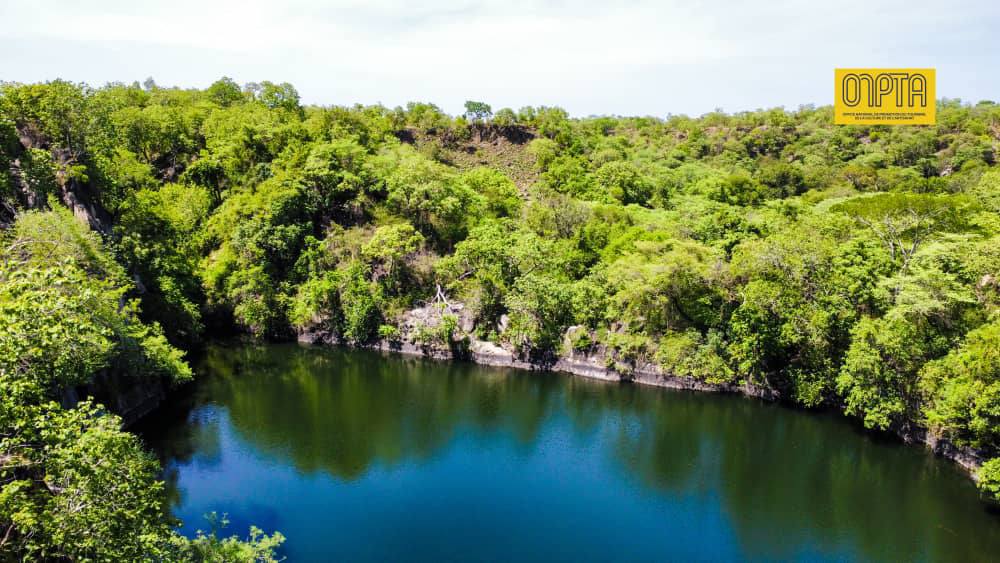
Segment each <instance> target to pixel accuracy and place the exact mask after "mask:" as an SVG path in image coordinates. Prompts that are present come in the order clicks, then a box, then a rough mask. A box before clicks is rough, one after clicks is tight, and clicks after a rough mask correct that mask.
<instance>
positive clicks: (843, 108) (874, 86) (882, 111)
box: [833, 68, 937, 125]
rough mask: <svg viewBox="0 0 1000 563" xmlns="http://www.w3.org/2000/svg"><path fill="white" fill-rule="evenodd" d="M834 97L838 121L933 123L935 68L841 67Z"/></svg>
mask: <svg viewBox="0 0 1000 563" xmlns="http://www.w3.org/2000/svg"><path fill="white" fill-rule="evenodd" d="M834 78H835V81H836V85H835V86H834V98H833V122H834V123H836V124H837V125H933V124H934V123H935V118H936V115H935V114H936V109H937V108H936V105H935V103H934V100H935V95H934V69H933V68H838V69H836V70H835V71H834Z"/></svg>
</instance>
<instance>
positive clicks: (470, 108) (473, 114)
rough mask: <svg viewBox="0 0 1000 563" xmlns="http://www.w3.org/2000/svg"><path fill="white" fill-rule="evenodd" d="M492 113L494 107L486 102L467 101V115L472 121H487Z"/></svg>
mask: <svg viewBox="0 0 1000 563" xmlns="http://www.w3.org/2000/svg"><path fill="white" fill-rule="evenodd" d="M492 115H493V108H492V107H490V105H489V104H487V103H485V102H473V101H468V102H465V117H467V118H469V119H470V120H472V121H485V120H487V119H489V118H490V117H492Z"/></svg>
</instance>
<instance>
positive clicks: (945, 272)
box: [0, 78, 1000, 554]
mask: <svg viewBox="0 0 1000 563" xmlns="http://www.w3.org/2000/svg"><path fill="white" fill-rule="evenodd" d="M938 104H939V107H938V124H937V125H935V126H919V127H889V126H840V127H835V126H833V125H832V124H831V121H832V110H831V108H829V107H823V108H813V107H802V108H799V109H798V110H795V111H786V110H782V109H772V110H765V111H756V112H745V113H738V114H733V115H727V114H723V113H719V112H716V113H711V114H707V115H704V116H702V117H700V118H690V117H686V116H672V117H669V118H667V119H658V118H651V117H647V118H612V117H595V118H586V119H573V118H570V117H569V116H568V115H567V113H566V112H565V111H563V110H562V109H560V108H553V107H537V108H532V107H526V108H521V109H520V110H517V111H514V110H511V109H508V108H504V109H500V110H498V111H496V112H495V113H494V112H493V110H492V108H491V107H490V106H489V105H488V104H485V103H483V102H469V103H468V104H466V106H467V107H466V110H467V114H466V115H464V116H460V117H456V118H452V117H450V116H448V115H446V114H444V113H443V112H442V111H441V110H440V109H439V108H438V107H437V106H434V105H433V104H427V103H411V104H408V105H407V106H406V107H405V108H402V107H400V108H393V109H390V108H386V107H382V106H354V107H315V106H302V105H301V103H300V100H299V96H298V93H297V92H296V91H295V89H294V87H292V86H291V85H289V84H274V83H270V82H261V83H260V84H250V85H247V86H246V87H244V88H240V87H239V86H238V85H236V84H235V83H233V81H232V80H230V79H227V78H223V79H221V80H219V81H217V82H216V83H214V84H213V85H212V86H211V87H209V88H208V89H206V90H203V91H201V90H180V89H169V88H161V87H157V86H155V85H150V87H148V88H143V87H140V86H139V85H137V84H136V85H123V84H111V85H108V86H105V87H103V88H99V89H94V88H91V87H89V86H86V85H78V84H71V83H67V82H62V81H56V82H50V83H46V84H33V85H22V84H10V83H8V84H4V85H3V86H2V87H0V201H2V206H0V221H3V223H4V224H5V225H8V227H9V228H8V229H7V235H5V236H6V238H5V248H6V249H7V250H6V255H5V256H6V257H5V260H6V262H5V266H4V269H3V270H2V273H0V282H2V285H3V287H2V289H0V291H2V297H0V315H2V319H3V323H5V326H4V329H5V330H3V331H2V334H0V354H2V355H3V358H0V361H3V362H5V363H4V364H3V365H4V366H7V367H5V368H4V370H5V371H4V376H3V385H5V386H12V387H10V389H9V391H8V390H5V393H4V397H21V398H17V399H11V400H8V399H6V398H5V401H8V403H9V405H8V403H5V405H8V406H6V407H5V408H8V409H28V410H17V411H16V412H15V411H14V410H7V411H4V413H3V415H2V416H4V417H7V418H4V426H5V428H6V427H8V426H7V425H10V424H15V422H16V421H18V420H32V417H39V416H45V414H43V413H45V412H56V411H55V410H53V409H56V408H57V407H54V406H52V405H51V402H46V400H48V401H51V399H52V398H53V395H52V394H53V393H55V392H57V391H58V389H59V388H60V386H65V385H70V384H74V383H75V382H78V381H81V380H85V379H87V378H89V377H91V376H92V375H93V374H94V373H95V372H97V371H99V370H101V369H106V368H107V366H108V365H111V364H115V363H116V362H120V361H125V360H124V359H125V358H128V362H129V365H140V366H142V367H141V368H137V369H139V370H140V371H143V372H144V373H159V374H162V375H165V376H170V377H175V378H176V377H180V378H184V377H187V372H186V371H185V370H186V367H184V364H183V361H182V359H181V358H180V356H179V355H178V353H177V352H176V349H175V348H173V346H180V347H185V348H190V347H192V346H196V345H197V343H198V342H199V341H201V340H202V339H204V338H205V337H206V336H207V335H208V333H209V331H207V330H206V327H212V328H213V332H214V329H218V328H220V327H221V328H233V327H235V328H238V329H241V330H243V331H245V332H247V333H250V334H252V335H255V336H257V337H262V338H288V337H291V336H292V335H294V334H295V332H296V331H315V330H321V331H324V332H326V333H329V334H333V335H335V336H336V337H338V338H340V339H342V340H344V341H348V342H353V343H366V342H370V341H371V340H373V339H376V338H378V337H380V336H382V337H386V336H389V335H393V334H397V333H398V332H397V329H398V327H399V325H400V323H401V322H402V321H401V319H402V317H403V315H404V313H405V312H406V311H408V310H410V309H413V308H415V307H418V306H421V305H423V304H426V303H428V302H431V301H432V300H434V299H436V298H440V297H441V296H442V295H445V296H447V298H448V299H450V300H452V301H460V302H462V303H464V304H465V306H466V307H467V309H468V310H469V311H470V312H471V314H472V317H473V319H474V323H475V326H474V329H473V331H474V333H475V334H476V335H478V337H480V338H485V339H491V340H493V341H495V342H496V343H498V344H501V345H506V346H509V347H510V348H512V349H514V350H516V351H517V352H518V353H521V354H523V355H524V356H525V357H532V358H552V357H554V356H556V355H559V354H567V353H572V352H573V351H586V352H591V353H598V354H604V355H605V356H606V357H607V358H608V359H609V365H611V366H612V367H613V369H617V370H620V371H622V372H623V373H627V372H628V370H630V369H634V368H635V367H636V366H638V365H640V364H642V363H652V364H657V365H659V366H661V367H662V368H663V369H664V370H666V371H667V372H669V373H672V374H676V375H680V376H687V377H694V378H698V379H703V380H707V381H711V382H716V383H719V382H731V383H739V382H749V383H754V384H757V385H761V386H766V387H769V388H771V389H774V390H776V391H778V392H780V393H781V394H782V396H783V397H785V398H786V399H787V400H789V401H793V402H796V403H800V404H803V405H808V406H814V405H827V406H833V407H837V408H841V409H842V410H843V411H844V412H845V413H847V414H848V415H851V416H855V417H858V418H859V419H860V420H861V421H862V422H863V423H864V424H865V425H866V426H868V427H871V428H878V429H886V430H896V431H905V430H907V429H912V428H917V427H919V428H922V429H926V430H927V431H928V432H930V433H932V434H933V435H934V436H937V437H942V438H947V439H949V440H951V441H952V442H954V443H956V444H959V445H962V446H967V447H971V448H976V449H978V450H979V451H980V452H981V453H982V454H983V455H984V456H986V457H992V458H996V457H998V456H1000V438H998V436H1000V399H998V397H1000V390H998V389H1000V388H998V385H1000V383H998V382H1000V363H998V362H997V361H996V357H995V356H996V350H997V349H998V347H997V344H998V336H997V334H998V330H997V323H998V306H1000V281H998V280H1000V250H998V249H1000V203H998V202H1000V195H998V194H1000V169H998V168H997V167H996V154H997V150H998V149H1000V106H998V105H996V104H993V103H990V102H983V103H980V104H976V105H970V104H967V103H961V102H959V101H956V100H941V101H939V102H938ZM62 206H67V207H69V208H71V209H72V210H73V213H74V214H76V215H77V216H79V217H80V218H82V219H85V220H86V221H87V223H88V224H89V225H91V227H95V228H97V230H99V231H101V233H102V234H101V236H100V237H98V236H97V235H94V234H91V233H89V232H87V229H86V227H85V226H84V225H83V223H79V222H75V220H73V219H72V218H71V217H70V216H69V215H68V213H67V212H64V211H58V212H53V213H55V214H53V213H44V214H42V213H32V212H28V210H31V209H53V210H59V209H61V208H62ZM28 303H31V307H37V306H40V304H44V305H45V306H46V307H49V308H50V309H51V311H52V314H49V315H46V316H44V317H37V316H32V315H28V314H27V313H26V311H27V309H26V307H28V305H27V304H28ZM32 310H34V309H32ZM8 327H9V328H8ZM8 335H10V336H8ZM68 335H73V339H72V342H69V341H68ZM26 342H27V343H26ZM29 383H30V384H29ZM15 403H16V405H15ZM32 409H34V410H32ZM39 409H40V410H39ZM29 411H30V412H29ZM66 413H67V414H66V415H65V416H68V417H75V418H74V419H73V420H75V421H77V422H74V423H72V424H73V425H74V428H78V429H81V428H82V430H80V432H82V434H80V435H78V436H77V435H74V434H71V436H72V437H67V438H66V440H69V441H66V442H63V446H60V447H65V448H67V449H66V452H71V451H75V450H73V449H74V448H79V447H81V446H80V445H79V444H82V443H88V442H87V441H88V440H105V439H106V440H108V441H107V443H106V444H105V446H106V447H107V448H111V450H109V451H112V452H114V453H115V455H125V453H126V452H127V453H128V456H129V459H130V460H131V461H130V462H129V463H127V464H125V465H124V466H123V467H121V468H119V469H118V471H124V472H128V474H129V475H128V476H127V477H115V476H112V475H110V474H109V475H107V476H97V477H95V478H99V479H105V478H106V479H108V480H109V481H108V482H110V481H112V480H115V479H119V478H121V479H125V478H127V479H130V480H133V481H140V482H143V483H147V486H152V485H148V483H151V482H152V481H150V479H149V474H150V471H151V469H150V465H149V462H148V460H146V459H145V458H143V457H142V455H144V454H142V453H141V451H140V450H139V448H138V446H137V445H136V444H135V443H134V442H132V441H129V439H128V438H127V437H125V436H124V435H123V436H119V435H118V434H116V432H117V430H115V428H113V427H114V426H115V425H114V424H113V423H112V422H109V421H110V420H113V419H112V418H110V417H109V416H106V415H102V414H100V413H101V411H100V407H97V406H86V405H83V406H80V407H78V408H77V409H70V410H68V411H66ZM81 421H82V422H81ZM53 424H54V423H53ZM66 424H70V422H67V423H66ZM29 426H30V425H29ZM17 428H21V426H17ZM25 428H26V427H25ZM36 431H38V432H40V431H41V430H32V432H36ZM18 432H21V431H20V430H19V431H17V432H14V433H12V434H11V435H12V436H15V437H16V438H11V439H17V440H21V441H25V442H30V443H40V441H44V440H47V439H50V437H51V436H54V434H51V433H50V434H47V435H27V434H19V433H18ZM109 436H110V437H109ZM112 438H113V439H112ZM5 439H6V438H5ZM102 443H103V442H102ZM5 444H6V442H5ZM105 446H102V447H105ZM88 451H91V453H90V454H88V455H97V454H96V453H94V452H97V451H99V449H98V450H93V449H92V448H91V449H90V450H88ZM53 455H55V457H53V458H52V459H39V460H37V461H31V463H42V464H54V465H52V467H57V468H59V471H64V472H66V475H67V477H66V478H67V479H70V481H67V483H71V482H72V481H71V480H72V479H73V478H75V477H74V476H73V475H74V474H73V469H72V467H71V466H70V465H66V464H71V462H70V461H69V458H68V457H66V456H69V455H70V453H66V456H63V457H59V456H62V455H63V454H58V455H56V454H53ZM73 455H75V454H73ZM109 455H110V454H109ZM8 456H9V454H8ZM0 459H2V460H3V464H4V465H3V467H4V468H6V467H8V466H10V464H12V463H14V464H15V465H16V463H17V462H13V461H11V460H13V459H15V458H12V457H5V458H0ZM26 463H27V462H26ZM73 463H77V462H73ZM997 467H1000V466H998V462H997V461H996V460H994V461H992V462H989V463H987V464H986V465H985V466H984V468H983V470H982V480H981V483H982V486H983V490H984V491H986V492H988V493H989V494H993V495H996V494H997V488H998V486H997V482H998V481H1000V477H998V475H1000V470H998V469H997ZM3 471H4V473H3V474H2V475H3V479H5V480H4V481H3V483H4V492H3V496H0V506H2V507H4V512H3V513H0V525H5V526H10V525H11V523H13V524H14V526H15V529H17V530H26V529H28V528H26V526H40V527H39V528H38V529H39V530H42V529H43V528H44V531H40V532H38V533H37V534H25V533H23V532H21V533H18V534H15V537H17V538H21V539H18V540H16V541H18V542H21V543H18V544H17V545H16V547H8V546H9V545H14V544H10V543H8V544H4V547H3V548H2V549H9V550H15V551H14V552H16V553H29V554H31V553H46V554H47V553H49V551H46V550H48V549H55V548H54V547H52V546H58V545H61V541H62V540H61V539H60V538H62V537H64V536H60V535H59V534H63V533H66V530H70V529H74V528H73V526H77V524H75V523H72V522H69V521H62V520H59V519H58V518H57V516H56V515H55V514H52V515H50V516H49V517H45V518H43V517H41V516H39V514H42V511H45V510H55V509H54V508H52V506H54V505H51V504H46V503H50V502H63V499H62V497H60V496H59V495H58V494H56V495H53V498H54V499H56V500H55V501H52V500H51V499H42V500H40V499H39V497H38V491H37V490H34V489H30V487H29V488H27V489H26V488H23V487H28V486H27V485H16V483H19V482H21V481H20V478H19V477H17V475H20V474H19V473H18V471H21V470H20V469H9V470H8V469H3ZM67 486H71V485H67ZM87 486H93V487H101V486H102V485H100V484H99V483H97V482H95V483H90V484H88V485H87ZM93 490H97V489H93ZM81 494H91V493H89V492H86V491H84V492H82V493H81ZM129 494H134V495H137V496H136V497H135V498H134V499H133V500H130V501H128V502H127V503H126V504H128V505H129V506H135V508H134V510H133V511H132V512H130V513H129V517H128V518H126V519H123V520H121V522H122V525H134V526H136V527H142V526H147V525H149V526H152V528H149V529H158V528H156V526H160V525H161V524H155V525H154V524H153V523H152V522H153V521H154V520H155V518H153V516H152V513H153V512H155V510H150V511H147V510H146V508H148V503H147V501H145V500H143V499H144V498H146V496H144V495H148V494H152V493H151V492H150V491H145V490H144V489H141V488H140V489H139V490H137V491H131V492H130V493H129ZM43 500H44V502H43ZM66 502H70V501H69V500H66ZM39 503H41V504H39ZM95 506H96V505H95ZM12 510H15V512H11V511H12ZM94 510H101V509H100V508H95V509H94ZM129 510H132V509H129ZM18 511H24V512H23V514H25V515H26V516H17V518H18V519H17V520H16V521H14V520H13V519H12V518H11V516H9V515H10V514H18V515H20V514H22V512H18ZM94 514H98V513H97V512H95V513H94ZM99 519H100V517H99V516H95V520H94V521H95V522H96V521H98V520H99ZM129 522H132V523H133V524H129ZM95 533H96V532H95ZM100 533H106V534H108V535H112V536H115V535H120V534H121V533H122V532H121V530H117V531H116V530H105V531H102V532H100ZM151 533H152V532H151ZM156 533H157V534H158V533H159V532H156ZM29 536H30V538H29ZM95 537H97V536H95ZM137 537H138V536H137ZM161 537H162V536H156V538H161ZM156 538H153V539H154V540H156V541H159V540H158V539H156ZM29 539H30V541H29ZM22 540H23V541H22ZM137 541H138V540H137ZM143 541H145V540H143ZM150 541H153V540H150ZM215 541H216V543H219V542H221V540H215ZM267 541H270V539H267ZM31 542H34V543H31ZM46 542H48V543H46ZM154 543H155V542H154ZM265 543H266V542H265ZM150 545H153V544H150ZM156 545H160V544H156ZM204 545H215V544H213V543H212V542H211V541H209V540H208V539H206V540H205V543H204ZM84 548H85V546H81V549H84ZM116 549H117V548H116ZM122 549H153V547H148V546H146V547H143V546H134V545H133V546H124V547H122ZM157 549H158V548H157ZM234 549H235V548H234ZM52 553H55V552H52ZM120 553H121V554H129V553H133V552H130V551H121V552H120Z"/></svg>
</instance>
